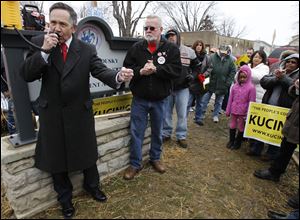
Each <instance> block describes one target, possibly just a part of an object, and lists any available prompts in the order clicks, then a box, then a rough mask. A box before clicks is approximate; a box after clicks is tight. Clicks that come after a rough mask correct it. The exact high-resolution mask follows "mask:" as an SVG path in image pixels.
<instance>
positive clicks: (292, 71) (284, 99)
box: [247, 53, 299, 161]
mask: <svg viewBox="0 0 300 220" xmlns="http://www.w3.org/2000/svg"><path fill="white" fill-rule="evenodd" d="M297 78H299V54H298V53H294V54H291V55H290V56H288V57H286V58H285V59H283V60H282V61H281V64H280V68H279V69H276V70H275V71H274V73H270V74H268V75H265V76H264V77H263V78H262V79H261V80H260V84H261V86H262V87H263V88H264V89H265V90H266V92H265V94H264V96H263V99H262V103H264V104H268V105H273V106H278V107H284V108H291V106H292V104H293V101H294V99H295V98H294V97H292V96H290V95H289V94H288V89H289V87H290V86H291V85H293V83H294V81H295V80H296V79H297ZM263 147H264V143H263V142H260V141H255V142H254V144H253V145H252V146H251V149H250V151H249V152H248V153H247V154H248V155H249V156H253V155H260V154H261V152H262V150H263ZM278 154H279V148H278V147H277V146H273V145H269V146H268V150H267V152H266V153H265V154H264V155H262V157H261V159H262V160H264V161H269V160H274V159H276V157H277V156H278Z"/></svg>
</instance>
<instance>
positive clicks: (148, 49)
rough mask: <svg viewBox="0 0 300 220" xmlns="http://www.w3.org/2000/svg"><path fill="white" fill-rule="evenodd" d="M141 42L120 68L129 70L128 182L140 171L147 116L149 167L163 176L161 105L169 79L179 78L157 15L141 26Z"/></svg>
mask: <svg viewBox="0 0 300 220" xmlns="http://www.w3.org/2000/svg"><path fill="white" fill-rule="evenodd" d="M144 31H145V39H144V40H142V41H139V42H137V43H135V44H134V45H133V46H132V47H131V48H130V49H129V51H128V52H127V55H126V57H125V60H124V66H125V67H128V68H131V69H133V72H134V76H133V78H132V80H131V82H130V89H131V92H132V95H133V99H132V105H131V121H130V132H131V148H130V166H129V167H128V168H127V169H126V170H125V173H124V179H126V180H131V179H133V178H134V177H135V176H136V174H137V173H138V172H139V171H140V170H141V169H142V168H143V166H142V145H143V141H144V134H145V130H146V128H147V123H148V114H150V123H151V148H150V152H149V154H150V155H149V156H150V158H149V159H150V164H151V165H152V166H153V168H154V170H155V171H157V172H159V173H164V172H165V171H166V170H165V167H164V166H163V164H162V162H161V160H160V155H161V151H162V149H161V146H162V126H163V115H164V103H165V101H166V98H167V97H168V96H169V95H170V93H171V90H172V80H174V79H176V78H177V77H179V76H180V73H181V61H180V51H179V49H178V47H177V46H176V45H175V44H173V43H170V42H168V41H167V40H166V39H164V38H162V37H161V34H162V31H163V28H162V22H161V19H160V18H159V17H158V16H148V17H147V18H146V21H145V25H144Z"/></svg>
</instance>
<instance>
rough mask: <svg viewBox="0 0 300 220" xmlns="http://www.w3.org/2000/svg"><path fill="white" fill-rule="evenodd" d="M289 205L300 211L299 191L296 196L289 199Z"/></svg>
mask: <svg viewBox="0 0 300 220" xmlns="http://www.w3.org/2000/svg"><path fill="white" fill-rule="evenodd" d="M287 204H288V205H289V206H290V207H292V208H294V209H299V191H298V193H297V194H296V195H294V196H292V197H290V198H289V200H288V202H287Z"/></svg>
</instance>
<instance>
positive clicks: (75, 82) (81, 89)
mask: <svg viewBox="0 0 300 220" xmlns="http://www.w3.org/2000/svg"><path fill="white" fill-rule="evenodd" d="M32 41H33V42H34V43H35V44H37V45H40V46H41V45H42V43H43V36H39V37H37V38H35V39H33V40H32ZM90 73H91V74H92V76H93V77H95V78H98V79H99V80H101V81H102V82H104V83H105V84H107V85H109V86H110V87H113V88H116V87H117V83H116V79H115V78H116V72H115V71H113V70H111V69H108V68H107V67H106V66H105V65H104V64H103V63H102V62H101V60H100V58H99V57H98V56H97V52H96V49H95V47H94V46H92V45H89V44H86V43H84V42H82V41H79V40H78V39H76V38H75V37H74V36H73V40H72V42H71V44H70V48H69V50H68V55H67V60H66V63H65V64H64V62H63V58H62V55H61V51H60V47H59V46H57V47H56V48H55V49H54V51H53V52H52V53H51V54H50V56H49V59H48V64H47V63H46V62H45V60H44V59H43V57H42V56H41V52H40V51H35V50H33V49H31V50H30V52H29V54H28V56H27V59H26V60H25V62H24V64H23V67H22V71H21V75H22V77H23V78H24V79H25V81H27V82H32V81H34V80H38V79H42V87H41V92H40V97H39V112H40V117H39V120H40V129H39V133H38V141H37V145H36V151H35V166H36V167H37V168H39V169H41V170H44V171H47V172H50V173H57V172H68V171H76V170H83V169H86V168H89V167H91V166H93V165H94V164H95V163H96V161H97V158H98V153H97V143H96V135H95V124H94V117H93V109H92V104H93V101H92V99H91V96H90V88H89V78H90Z"/></svg>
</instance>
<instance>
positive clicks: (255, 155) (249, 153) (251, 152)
mask: <svg viewBox="0 0 300 220" xmlns="http://www.w3.org/2000/svg"><path fill="white" fill-rule="evenodd" d="M246 155H248V156H251V157H259V156H260V154H257V153H255V152H253V151H251V150H249V151H248V152H247V153H246Z"/></svg>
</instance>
